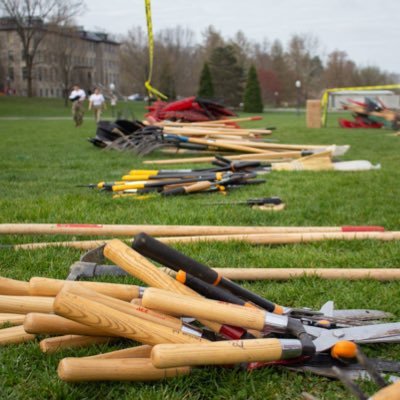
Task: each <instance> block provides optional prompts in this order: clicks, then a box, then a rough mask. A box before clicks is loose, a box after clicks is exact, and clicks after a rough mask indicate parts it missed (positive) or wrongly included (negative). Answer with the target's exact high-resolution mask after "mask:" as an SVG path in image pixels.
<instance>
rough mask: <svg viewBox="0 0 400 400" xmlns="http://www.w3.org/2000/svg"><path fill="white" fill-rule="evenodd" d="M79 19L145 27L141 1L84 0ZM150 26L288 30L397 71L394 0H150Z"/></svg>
mask: <svg viewBox="0 0 400 400" xmlns="http://www.w3.org/2000/svg"><path fill="white" fill-rule="evenodd" d="M86 4H87V7H88V11H87V12H86V13H85V14H84V15H83V16H82V17H81V18H79V23H80V24H81V25H83V26H84V27H85V29H88V30H95V29H99V28H102V29H104V30H106V31H108V32H110V33H118V34H124V33H126V32H127V31H128V30H129V29H131V28H132V27H133V26H138V25H139V26H142V27H143V28H144V29H146V22H145V11H144V0H111V1H110V0H86ZM151 5H152V17H153V26H154V30H155V31H157V30H160V29H163V28H171V27H175V26H177V25H181V26H183V27H188V28H190V29H192V30H193V31H194V32H195V33H196V38H197V41H201V32H202V31H203V30H204V29H205V28H206V27H207V26H208V25H210V24H212V25H214V26H215V27H216V28H217V30H219V31H220V32H221V33H222V35H223V36H224V37H232V36H233V35H234V34H235V32H237V31H238V30H242V31H243V32H244V33H245V34H246V36H247V37H248V38H249V39H251V40H255V41H259V42H261V41H262V40H263V39H264V38H267V39H268V40H269V41H270V42H272V41H273V40H274V39H280V40H281V41H282V42H283V43H284V44H285V43H286V42H287V41H288V39H289V37H290V35H291V34H293V33H307V34H313V35H315V36H317V37H318V38H319V41H320V45H321V50H320V54H321V56H323V57H326V55H327V54H328V53H329V52H331V51H332V50H335V49H339V50H344V51H346V52H347V53H348V55H349V57H350V58H351V59H353V60H354V61H356V62H357V63H358V64H360V65H362V66H368V65H375V66H379V67H380V68H382V69H384V70H387V71H390V72H396V73H400V22H399V21H400V20H399V18H400V0H381V1H378V0H274V1H269V0H246V1H243V0H190V1H189V0H168V1H166V0H152V2H151Z"/></svg>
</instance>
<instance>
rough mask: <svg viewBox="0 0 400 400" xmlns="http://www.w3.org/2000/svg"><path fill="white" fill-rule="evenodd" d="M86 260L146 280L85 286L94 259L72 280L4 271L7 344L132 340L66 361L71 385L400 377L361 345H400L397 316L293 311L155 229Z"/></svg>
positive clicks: (58, 345) (395, 367) (63, 373)
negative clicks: (219, 375) (265, 375)
mask: <svg viewBox="0 0 400 400" xmlns="http://www.w3.org/2000/svg"><path fill="white" fill-rule="evenodd" d="M83 259H84V260H86V261H87V262H89V264H90V262H92V263H93V261H95V262H101V261H103V262H104V261H105V259H108V260H109V261H111V262H113V263H114V264H116V266H115V265H114V266H113V265H108V264H105V265H104V268H103V272H102V273H103V274H108V273H110V272H109V271H112V270H113V269H115V268H118V269H119V270H120V271H122V272H123V273H124V274H128V275H130V276H132V277H134V278H136V279H138V280H139V281H141V282H143V284H144V285H145V286H135V285H130V284H117V283H104V282H98V281H97V282H93V281H87V280H86V281H84V280H79V281H73V280H76V279H82V278H85V277H86V279H87V276H89V275H85V268H84V266H81V269H80V273H79V275H77V274H75V275H70V276H69V280H65V281H64V280H56V279H50V278H43V277H33V278H31V279H30V281H29V282H23V281H16V280H13V279H10V278H0V312H1V313H2V314H1V321H2V322H6V323H7V324H11V325H15V326H13V327H8V328H4V329H1V330H0V343H1V344H2V345H6V344H12V343H21V342H25V341H33V340H35V338H36V336H37V335H40V336H41V337H43V335H45V337H44V338H42V340H41V341H40V343H39V346H40V349H41V350H42V351H43V352H44V353H54V352H57V351H59V350H61V349H66V348H69V349H71V348H74V347H84V346H89V345H92V344H99V343H103V344H104V343H115V342H116V340H121V338H122V339H127V340H128V341H125V342H122V343H123V345H124V347H125V348H123V349H121V350H117V351H111V352H109V353H102V354H98V355H95V356H90V357H68V358H64V359H62V360H61V361H60V363H59V366H58V376H59V377H60V379H62V380H64V381H67V382H79V381H104V380H106V381H107V380H109V381H112V380H117V381H121V380H126V381H146V380H160V379H165V378H170V377H174V376H177V375H182V374H189V373H196V371H195V367H197V366H205V365H208V366H211V365H212V366H215V367H224V368H232V367H237V368H239V369H244V370H254V369H257V368H265V367H270V368H276V367H281V368H288V369H290V370H293V371H298V372H303V371H307V372H311V373H315V374H318V375H323V376H329V377H333V378H335V377H338V372H337V371H339V373H341V374H344V375H346V376H347V377H350V378H351V379H356V378H361V379H369V373H371V371H372V372H373V374H374V376H381V375H383V374H385V375H388V376H387V379H389V381H392V382H394V381H396V380H398V379H399V378H398V374H399V373H400V363H399V362H396V361H389V360H378V359H366V358H365V356H364V358H362V359H361V358H360V354H361V353H362V352H361V349H360V347H359V345H364V344H368V343H375V344H380V343H385V344H390V343H398V342H400V323H399V322H382V319H388V318H393V316H392V315H391V314H389V313H388V312H385V311H379V310H366V309H352V310H336V309H335V308H334V305H333V302H331V301H329V302H327V303H326V304H325V305H324V306H323V307H322V308H321V309H320V310H313V309H310V308H308V307H304V308H303V307H301V308H293V307H291V306H282V305H279V304H276V303H275V302H273V301H270V300H267V299H265V298H264V297H262V296H260V295H258V294H257V293H255V292H253V291H250V290H249V289H247V288H244V287H243V286H240V285H239V284H237V283H235V282H234V281H232V280H230V279H227V278H226V277H225V276H224V275H222V274H221V273H220V272H217V271H216V270H214V269H212V268H210V267H208V266H206V265H204V264H201V263H199V262H198V261H196V260H194V259H192V258H190V257H188V256H186V255H185V254H183V253H181V252H178V251H177V250H175V249H173V248H171V247H169V246H168V245H166V244H163V243H162V242H160V241H159V240H156V239H155V238H153V237H152V236H149V235H148V234H146V233H140V234H138V235H137V236H136V237H135V238H134V241H133V242H132V245H131V246H128V245H126V244H124V243H123V242H121V241H120V240H117V239H113V240H111V241H110V242H108V243H107V244H105V245H103V246H101V247H99V248H96V249H94V250H92V251H91V252H89V253H87V254H86V255H85V256H84V257H83ZM153 262H157V263H159V264H161V265H162V266H164V268H159V267H156V266H155V265H154V264H153ZM107 269H108V270H109V271H107ZM92 272H93V269H91V271H90V273H92ZM96 275H97V276H99V274H96ZM91 276H93V275H91ZM130 341H135V342H139V343H141V345H139V346H137V345H134V344H133V343H132V342H130ZM120 343H121V342H120ZM132 346H134V347H132ZM360 360H361V362H360ZM365 360H366V361H365ZM333 367H335V368H336V369H333ZM394 398H396V397H393V399H394Z"/></svg>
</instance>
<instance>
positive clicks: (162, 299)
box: [142, 288, 266, 331]
mask: <svg viewBox="0 0 400 400" xmlns="http://www.w3.org/2000/svg"><path fill="white" fill-rule="evenodd" d="M142 304H143V305H144V306H145V307H148V308H153V309H156V310H160V311H164V312H172V313H174V314H177V313H180V315H183V316H187V317H194V318H208V319H210V320H213V321H218V322H220V323H223V324H229V325H233V326H241V327H244V328H251V329H256V330H259V331H260V330H262V329H263V328H264V324H265V316H266V313H265V311H263V310H260V309H257V308H252V307H251V308H250V307H245V306H238V305H233V304H230V303H222V302H219V301H216V300H208V299H204V298H200V297H197V298H196V297H190V296H184V295H181V294H177V293H170V292H167V291H165V290H161V289H155V288H148V289H146V290H145V292H144V295H143V298H142Z"/></svg>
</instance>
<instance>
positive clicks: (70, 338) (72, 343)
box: [39, 335, 113, 353]
mask: <svg viewBox="0 0 400 400" xmlns="http://www.w3.org/2000/svg"><path fill="white" fill-rule="evenodd" d="M112 340H113V338H110V337H106V336H82V335H64V336H55V337H51V338H46V339H43V340H42V341H41V342H40V343H39V347H40V350H42V352H43V353H55V352H57V351H61V350H64V349H76V348H80V347H87V346H92V345H94V344H103V343H109V342H110V341H112Z"/></svg>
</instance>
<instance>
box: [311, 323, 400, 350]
mask: <svg viewBox="0 0 400 400" xmlns="http://www.w3.org/2000/svg"><path fill="white" fill-rule="evenodd" d="M304 328H305V331H306V332H307V333H308V334H309V335H311V336H313V337H315V338H316V339H315V340H314V341H313V343H314V345H315V348H316V351H317V353H318V352H321V351H324V350H328V349H330V348H331V347H333V346H334V345H335V344H336V343H337V342H339V341H344V340H349V341H352V342H356V343H375V342H382V341H386V340H387V341H393V340H394V339H395V340H396V341H397V340H399V339H400V322H393V323H387V324H374V325H363V326H353V327H349V328H338V329H324V328H319V327H315V326H307V325H304Z"/></svg>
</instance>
